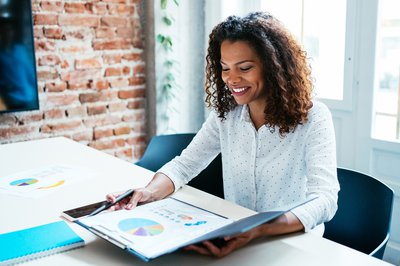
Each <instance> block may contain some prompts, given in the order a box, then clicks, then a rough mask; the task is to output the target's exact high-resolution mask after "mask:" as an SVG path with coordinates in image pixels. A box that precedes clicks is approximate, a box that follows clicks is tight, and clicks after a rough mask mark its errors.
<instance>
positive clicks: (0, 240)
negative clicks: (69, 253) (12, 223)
mask: <svg viewBox="0 0 400 266" xmlns="http://www.w3.org/2000/svg"><path fill="white" fill-rule="evenodd" d="M83 245H84V241H83V239H82V238H81V237H79V236H78V235H77V234H76V233H75V232H74V231H73V230H72V229H71V228H70V227H69V225H68V224H67V223H66V222H64V221H58V222H53V223H49V224H44V225H40V226H36V227H31V228H28V229H23V230H19V231H14V232H10V233H5V234H1V235H0V246H1V252H0V265H9V264H14V263H20V262H23V261H27V260H30V259H35V258H38V257H43V256H47V255H51V254H55V253H59V252H62V251H66V250H69V249H73V248H77V247H79V246H83Z"/></svg>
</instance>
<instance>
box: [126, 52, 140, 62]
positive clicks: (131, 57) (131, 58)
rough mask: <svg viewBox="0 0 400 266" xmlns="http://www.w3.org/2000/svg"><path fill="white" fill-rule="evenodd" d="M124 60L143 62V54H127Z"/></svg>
mask: <svg viewBox="0 0 400 266" xmlns="http://www.w3.org/2000/svg"><path fill="white" fill-rule="evenodd" d="M122 58H123V59H124V60H127V61H142V60H143V59H142V54H141V53H140V54H137V53H129V54H125V55H123V56H122Z"/></svg>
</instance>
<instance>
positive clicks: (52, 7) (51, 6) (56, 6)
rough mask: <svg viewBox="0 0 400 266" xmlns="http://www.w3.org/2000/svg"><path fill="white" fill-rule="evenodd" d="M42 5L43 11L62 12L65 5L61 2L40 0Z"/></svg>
mask: <svg viewBox="0 0 400 266" xmlns="http://www.w3.org/2000/svg"><path fill="white" fill-rule="evenodd" d="M40 6H41V7H42V10H43V11H54V12H61V11H62V10H63V5H62V3H61V2H54V1H42V2H40Z"/></svg>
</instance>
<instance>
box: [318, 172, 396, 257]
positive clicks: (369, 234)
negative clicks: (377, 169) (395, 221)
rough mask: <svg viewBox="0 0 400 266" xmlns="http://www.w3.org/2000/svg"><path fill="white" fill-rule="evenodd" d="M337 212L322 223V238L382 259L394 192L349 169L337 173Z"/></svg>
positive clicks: (387, 237) (376, 181)
mask: <svg viewBox="0 0 400 266" xmlns="http://www.w3.org/2000/svg"><path fill="white" fill-rule="evenodd" d="M337 173H338V179H339V184H340V191H339V198H338V210H337V212H336V214H335V216H334V217H333V219H332V220H331V221H329V222H328V223H325V232H324V237H325V238H327V239H330V240H332V241H335V242H337V243H340V244H343V245H345V246H348V247H350V248H353V249H356V250H358V251H361V252H363V253H366V254H369V255H371V256H374V257H376V258H379V259H382V257H383V253H384V251H385V247H386V244H387V241H388V239H389V233H390V221H391V217H392V205H393V190H392V189H390V188H389V187H388V186H387V185H385V184H384V183H382V182H381V181H379V180H377V179H375V178H373V177H371V176H369V175H366V174H362V173H360V172H356V171H353V170H349V169H342V168H338V169H337Z"/></svg>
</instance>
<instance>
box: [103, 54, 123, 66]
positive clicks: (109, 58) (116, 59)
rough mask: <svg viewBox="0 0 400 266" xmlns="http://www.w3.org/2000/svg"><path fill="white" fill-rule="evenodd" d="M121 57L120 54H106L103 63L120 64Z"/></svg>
mask: <svg viewBox="0 0 400 266" xmlns="http://www.w3.org/2000/svg"><path fill="white" fill-rule="evenodd" d="M121 58H122V56H121V55H120V54H107V55H103V61H104V63H106V64H118V63H121Z"/></svg>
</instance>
